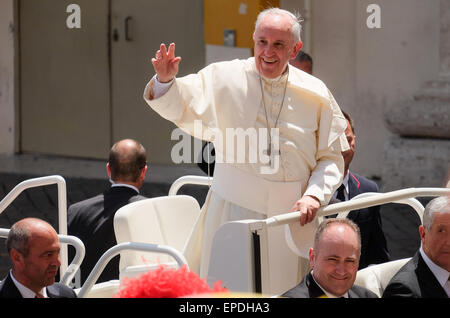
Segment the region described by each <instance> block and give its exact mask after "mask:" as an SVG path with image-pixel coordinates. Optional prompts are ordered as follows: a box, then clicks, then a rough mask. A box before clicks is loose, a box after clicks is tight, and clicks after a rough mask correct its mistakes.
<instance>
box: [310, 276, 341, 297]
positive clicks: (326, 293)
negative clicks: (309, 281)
mask: <svg viewBox="0 0 450 318" xmlns="http://www.w3.org/2000/svg"><path fill="white" fill-rule="evenodd" d="M311 276H312V278H313V279H314V281H315V282H316V284H317V286H319V287H320V289H322V291H323V292H324V293H325V295H327V297H328V298H341V297H344V298H348V292H346V293H345V294H344V295H342V296H336V295H333V294H332V293H329V292H327V291H326V290H325V289H324V288H323V287H322V286H320V284H319V283H318V282H317V280H316V279H315V278H314V275H313V271H311Z"/></svg>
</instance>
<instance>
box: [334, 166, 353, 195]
mask: <svg viewBox="0 0 450 318" xmlns="http://www.w3.org/2000/svg"><path fill="white" fill-rule="evenodd" d="M349 175H350V170H347V175H346V176H345V177H344V180H342V184H343V186H344V188H345V191H344V196H345V199H346V200H348V199H349V191H348V179H349ZM336 197H337V191H335V192H334V194H333V198H336Z"/></svg>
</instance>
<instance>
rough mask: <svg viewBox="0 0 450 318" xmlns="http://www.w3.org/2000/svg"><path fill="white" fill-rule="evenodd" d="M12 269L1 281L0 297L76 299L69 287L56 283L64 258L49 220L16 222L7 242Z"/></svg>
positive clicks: (28, 219)
mask: <svg viewBox="0 0 450 318" xmlns="http://www.w3.org/2000/svg"><path fill="white" fill-rule="evenodd" d="M6 247H7V250H8V254H9V256H10V258H11V262H12V269H11V270H10V272H9V274H8V276H6V278H5V279H3V280H2V281H1V282H0V298H76V294H75V292H74V291H73V290H72V289H71V288H70V287H68V286H66V285H64V284H60V283H55V276H56V274H57V273H58V269H59V266H60V265H61V261H60V258H59V250H60V245H59V239H58V234H57V233H56V231H55V229H54V228H53V227H52V226H51V225H50V224H48V223H47V222H45V221H43V220H40V219H36V218H26V219H22V220H20V221H18V222H16V223H15V224H14V225H13V226H12V227H11V230H10V231H9V234H8V238H7V241H6Z"/></svg>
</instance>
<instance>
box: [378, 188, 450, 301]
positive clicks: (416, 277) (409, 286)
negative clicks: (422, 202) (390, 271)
mask: <svg viewBox="0 0 450 318" xmlns="http://www.w3.org/2000/svg"><path fill="white" fill-rule="evenodd" d="M419 233H420V239H421V241H422V244H421V247H420V249H419V251H417V253H416V254H415V255H414V256H413V257H412V258H411V260H409V261H408V262H407V263H406V264H405V265H404V266H403V267H402V268H400V270H399V271H398V272H397V274H395V275H394V277H392V279H391V281H390V282H389V284H388V286H387V287H386V289H385V290H384V292H383V298H390V297H403V298H449V296H450V281H449V279H450V196H442V197H437V198H435V199H433V200H431V201H430V202H429V203H428V204H427V206H426V207H425V211H424V213H423V225H420V226H419Z"/></svg>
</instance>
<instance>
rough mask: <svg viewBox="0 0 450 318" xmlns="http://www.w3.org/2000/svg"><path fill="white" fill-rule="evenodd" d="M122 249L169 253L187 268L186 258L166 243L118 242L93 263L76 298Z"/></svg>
mask: <svg viewBox="0 0 450 318" xmlns="http://www.w3.org/2000/svg"><path fill="white" fill-rule="evenodd" d="M124 250H136V251H145V252H154V253H165V254H169V255H170V256H172V257H173V258H174V259H175V260H176V261H177V263H178V265H179V266H180V267H181V266H183V265H186V266H187V267H188V268H189V266H188V263H187V261H186V259H185V258H184V256H183V254H181V253H180V252H179V251H177V250H176V249H174V248H173V247H170V246H166V245H159V244H148V243H140V242H124V243H120V244H117V245H115V246H113V247H111V248H110V249H108V250H107V251H106V252H105V253H103V255H102V256H101V257H100V259H99V260H98V261H97V263H96V264H95V266H94V268H93V269H92V271H91V272H90V273H89V276H88V278H87V279H86V281H85V282H84V284H83V286H82V287H81V289H80V291H79V292H78V298H83V297H84V296H85V295H86V294H87V293H88V292H89V291H90V290H91V288H92V287H93V286H94V284H95V282H96V281H97V279H98V278H99V277H100V274H101V273H102V272H103V270H104V269H105V267H106V265H107V264H108V262H109V261H110V260H111V259H112V258H113V257H115V256H116V255H118V254H120V252H122V251H124Z"/></svg>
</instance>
